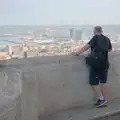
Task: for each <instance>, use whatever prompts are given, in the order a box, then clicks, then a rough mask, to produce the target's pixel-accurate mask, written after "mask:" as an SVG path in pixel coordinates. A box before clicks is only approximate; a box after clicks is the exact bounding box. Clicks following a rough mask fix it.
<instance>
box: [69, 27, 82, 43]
mask: <svg viewBox="0 0 120 120" xmlns="http://www.w3.org/2000/svg"><path fill="white" fill-rule="evenodd" d="M70 37H71V39H72V40H75V41H80V40H81V39H82V30H81V29H76V28H72V29H70Z"/></svg>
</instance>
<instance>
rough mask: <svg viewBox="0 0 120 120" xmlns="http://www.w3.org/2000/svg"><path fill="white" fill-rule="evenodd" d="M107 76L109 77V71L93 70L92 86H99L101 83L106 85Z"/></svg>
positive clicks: (91, 71)
mask: <svg viewBox="0 0 120 120" xmlns="http://www.w3.org/2000/svg"><path fill="white" fill-rule="evenodd" d="M107 76H108V69H107V70H102V71H96V70H94V69H92V68H91V69H90V74H89V83H90V85H98V84H99V83H106V82H107Z"/></svg>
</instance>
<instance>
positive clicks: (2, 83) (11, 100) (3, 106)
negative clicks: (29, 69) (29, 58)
mask: <svg viewBox="0 0 120 120" xmlns="http://www.w3.org/2000/svg"><path fill="white" fill-rule="evenodd" d="M21 82H22V81H21V73H20V72H19V71H17V70H16V69H13V68H9V67H7V68H2V67H1V68H0V120H21V101H20V100H21V98H20V95H21V93H22V88H21V86H22V83H21Z"/></svg>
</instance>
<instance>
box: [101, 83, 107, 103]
mask: <svg viewBox="0 0 120 120" xmlns="http://www.w3.org/2000/svg"><path fill="white" fill-rule="evenodd" d="M101 93H102V96H103V97H104V100H105V101H108V85H107V83H105V84H101Z"/></svg>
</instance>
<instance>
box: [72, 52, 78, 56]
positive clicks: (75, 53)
mask: <svg viewBox="0 0 120 120" xmlns="http://www.w3.org/2000/svg"><path fill="white" fill-rule="evenodd" d="M71 55H75V56H79V55H80V54H79V52H72V53H71Z"/></svg>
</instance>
